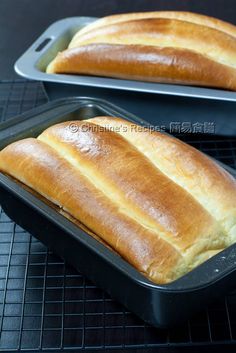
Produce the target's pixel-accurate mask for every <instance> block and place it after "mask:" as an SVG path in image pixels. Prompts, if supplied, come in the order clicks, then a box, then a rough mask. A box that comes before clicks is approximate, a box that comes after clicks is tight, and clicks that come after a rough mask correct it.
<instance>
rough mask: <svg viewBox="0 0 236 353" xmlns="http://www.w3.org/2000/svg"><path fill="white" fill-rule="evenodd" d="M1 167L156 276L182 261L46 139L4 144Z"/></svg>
mask: <svg viewBox="0 0 236 353" xmlns="http://www.w3.org/2000/svg"><path fill="white" fill-rule="evenodd" d="M0 170H1V171H3V172H5V173H7V174H9V175H11V176H13V177H15V178H16V179H18V180H20V181H21V182H23V183H25V184H26V185H28V186H29V187H31V188H33V189H34V190H36V191H37V192H38V193H40V194H41V195H43V196H45V197H46V198H48V199H49V200H50V201H52V202H54V203H55V204H57V205H58V206H60V207H62V208H63V209H64V210H65V211H67V212H68V213H70V214H71V215H72V216H73V217H75V218H77V219H79V220H80V221H81V222H82V223H84V224H85V225H87V226H88V227H89V228H90V229H91V230H92V231H94V232H95V233H96V234H99V236H100V237H101V238H102V239H103V240H104V241H106V242H107V243H108V244H109V245H110V246H112V247H113V248H114V249H115V250H116V251H117V252H119V253H120V255H121V256H123V257H124V258H125V259H126V260H128V261H129V262H130V263H131V264H132V265H134V266H135V267H136V268H137V269H138V270H139V271H141V272H143V273H144V274H145V275H146V276H148V277H150V278H151V279H152V280H153V281H155V282H158V283H165V282H166V281H167V282H168V281H170V280H172V276H174V275H175V273H172V272H174V270H175V269H176V266H177V265H178V264H179V263H180V264H182V263H183V259H182V257H181V255H180V254H179V253H178V252H177V251H176V250H175V249H174V248H173V247H172V246H171V245H169V244H168V243H166V242H165V241H163V240H162V239H161V238H159V237H157V236H156V234H155V233H153V232H152V231H150V230H148V229H146V228H144V227H142V226H141V225H140V224H138V223H137V222H134V221H133V220H132V219H130V218H129V217H128V216H127V215H126V214H124V213H123V212H122V211H120V209H119V207H117V206H116V204H113V203H112V202H111V201H110V199H109V198H107V197H106V196H105V195H104V194H103V193H102V192H101V191H100V190H98V189H97V188H96V187H94V185H93V184H92V183H91V182H90V181H89V180H88V179H87V178H86V177H85V176H84V175H82V174H81V173H80V172H79V170H75V168H74V167H73V166H72V165H71V164H70V163H68V162H67V161H66V160H65V159H64V158H63V157H61V156H60V155H59V154H58V153H57V151H55V150H54V149H52V148H51V147H50V146H48V145H46V144H45V143H43V142H41V141H39V140H36V139H26V140H22V141H19V142H16V143H14V144H12V145H10V146H8V147H6V148H5V149H4V150H3V151H1V152H0ZM182 266H183V265H182ZM177 270H178V268H177ZM180 274H181V272H180Z"/></svg>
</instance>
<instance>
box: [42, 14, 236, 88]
mask: <svg viewBox="0 0 236 353" xmlns="http://www.w3.org/2000/svg"><path fill="white" fill-rule="evenodd" d="M47 72H48V73H66V74H87V75H97V76H108V77H116V78H123V79H132V80H142V81H150V82H167V83H178V84H190V85H198V86H211V87H218V88H225V89H229V90H236V27H235V26H233V25H231V24H228V23H225V22H223V21H220V20H217V19H214V18H210V17H207V16H203V15H198V14H192V13H187V12H168V11H167V12H148V13H137V14H135V13H134V14H123V15H115V16H109V17H106V18H103V19H100V20H98V21H95V22H94V23H92V24H91V25H88V26H87V27H85V28H83V29H82V30H80V31H79V32H78V33H77V34H76V35H75V36H74V37H73V38H72V41H71V42H70V44H69V47H68V49H66V50H65V51H63V52H61V53H58V55H57V56H56V58H55V59H54V60H53V61H52V62H51V63H50V64H49V65H48V67H47Z"/></svg>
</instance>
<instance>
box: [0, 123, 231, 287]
mask: <svg viewBox="0 0 236 353" xmlns="http://www.w3.org/2000/svg"><path fill="white" fill-rule="evenodd" d="M72 123H73V126H76V129H73V130H72V129H71V128H70V126H71V122H65V123H62V124H58V125H55V126H53V127H51V128H49V129H47V130H46V131H44V132H43V133H42V134H41V135H40V136H39V138H38V139H37V140H36V139H26V140H22V141H19V142H16V143H14V144H12V145H10V146H8V147H6V148H5V149H4V150H3V151H1V152H0V170H1V171H3V172H5V173H7V174H9V175H11V176H13V177H14V178H16V179H18V180H20V181H21V182H23V183H24V184H26V185H28V186H29V187H31V188H32V189H34V190H36V191H37V192H38V193H40V194H41V195H43V196H44V197H46V198H47V199H49V200H50V201H52V202H54V203H55V204H56V205H58V206H59V207H62V208H63V211H66V212H68V213H69V214H70V215H72V216H73V217H74V218H76V219H78V220H79V221H80V222H82V223H83V224H84V225H85V226H86V227H88V228H89V229H91V230H92V232H94V233H95V234H97V235H98V236H99V237H101V239H102V240H103V241H105V242H106V243H107V244H108V245H110V246H111V247H112V248H113V249H114V250H115V251H117V252H118V253H119V254H120V255H121V256H122V257H124V258H125V259H126V260H127V261H129V262H130V263H131V264H132V265H133V266H135V267H136V268H137V269H138V270H139V271H141V272H142V273H144V275H146V276H147V277H148V278H150V279H151V280H153V281H154V282H156V283H168V282H170V281H172V280H174V279H176V278H178V277H179V276H181V275H182V274H184V273H186V272H188V271H189V270H191V269H192V268H193V267H195V266H197V265H198V264H199V263H201V262H202V261H204V260H206V259H207V258H208V257H209V256H212V255H213V254H215V253H216V252H218V251H219V250H220V249H222V248H224V247H226V246H227V245H229V243H230V241H229V238H230V239H231V238H233V236H232V237H231V235H232V234H234V241H235V237H236V229H235V228H234V231H233V233H232V234H229V231H228V230H229V229H228V228H227V227H226V226H225V225H227V224H228V222H229V220H228V216H229V217H231V216H232V215H233V216H234V219H233V218H232V217H231V218H230V221H234V227H235V223H236V218H235V206H234V205H235V202H234V201H235V195H236V185H235V181H234V180H233V179H232V178H231V177H230V176H229V175H228V174H227V173H226V172H224V171H223V170H222V169H221V168H219V167H218V166H216V165H215V164H214V163H213V162H212V161H210V160H208V159H207V158H206V157H204V156H203V155H202V154H201V153H199V152H197V151H195V150H194V149H192V148H190V147H189V146H186V145H185V144H183V143H181V142H180V143H179V142H178V140H175V139H171V138H170V137H168V136H166V135H161V134H156V133H155V134H150V135H149V133H148V132H147V133H146V131H142V130H141V131H140V132H139V133H134V134H133V133H131V130H130V129H129V127H130V123H129V122H127V121H124V120H121V119H113V118H109V117H97V118H94V119H91V121H82V122H78V121H75V122H72ZM120 124H122V126H123V127H126V129H118V127H119V126H120ZM104 126H105V128H104ZM127 127H128V129H127ZM112 129H113V130H112ZM114 130H115V132H114ZM121 131H122V132H121ZM124 131H125V132H124ZM138 131H139V130H138ZM159 135H160V136H159ZM168 148H169V154H168V151H165V150H167V149H168ZM157 152H158V153H157ZM159 152H161V153H159ZM181 153H182V154H183V157H184V158H186V160H185V161H183V162H181V158H180V155H181ZM172 155H173V161H174V163H173V161H170V159H171V158H172ZM181 169H182V171H181ZM198 169H199V174H198V175H197V176H195V175H194V174H195V173H196V171H197V170H198ZM168 171H169V172H168ZM168 174H169V175H168ZM188 178H189V182H188ZM197 178H199V179H200V180H201V182H200V186H202V185H203V186H204V182H205V183H206V187H207V188H208V187H209V188H210V192H209V199H210V202H209V204H210V203H211V202H212V200H213V202H215V208H216V209H218V210H219V213H217V212H218V211H217V212H213V210H212V207H211V206H209V205H208V199H207V198H205V199H204V198H202V196H201V195H200V196H199V194H200V191H201V190H200V188H197V186H196V180H197ZM191 179H193V182H192V183H191ZM218 179H219V180H218ZM215 183H216V186H215ZM199 190H200V191H199ZM212 190H213V191H212ZM204 191H205V190H204ZM220 192H223V193H224V194H226V196H225V195H224V196H223V197H222V199H220V196H219V195H220ZM230 193H231V199H230ZM220 202H221V204H220ZM231 209H233V211H232V212H231ZM220 212H224V214H223V216H221V217H219V214H220ZM225 220H226V223H225ZM230 229H231V228H230ZM231 230H232V229H231Z"/></svg>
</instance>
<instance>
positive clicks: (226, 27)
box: [71, 11, 236, 46]
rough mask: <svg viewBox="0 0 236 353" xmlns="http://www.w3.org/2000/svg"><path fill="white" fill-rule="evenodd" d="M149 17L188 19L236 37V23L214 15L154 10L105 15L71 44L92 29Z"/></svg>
mask: <svg viewBox="0 0 236 353" xmlns="http://www.w3.org/2000/svg"><path fill="white" fill-rule="evenodd" d="M148 18H167V19H175V20H180V21H187V22H190V23H195V24H198V25H202V26H206V27H210V28H215V29H218V30H219V31H222V32H225V33H227V34H229V35H231V36H233V37H236V28H235V26H234V25H232V24H230V23H228V22H225V21H222V20H219V19H217V18H214V17H209V16H205V15H202V14H197V13H193V12H184V11H153V12H136V13H135V12H134V13H125V14H118V15H111V16H106V17H103V18H101V19H99V20H97V21H94V22H93V23H91V24H89V25H87V26H85V27H84V28H82V29H81V30H80V31H78V32H77V33H76V34H75V36H74V37H73V40H72V41H71V45H72V46H73V44H74V42H76V41H77V39H79V37H81V36H82V35H84V34H85V33H88V32H90V31H94V30H95V29H98V28H101V27H104V26H107V25H113V24H115V23H121V22H127V21H132V20H138V19H148Z"/></svg>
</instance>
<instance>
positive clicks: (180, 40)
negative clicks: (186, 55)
mask: <svg viewBox="0 0 236 353" xmlns="http://www.w3.org/2000/svg"><path fill="white" fill-rule="evenodd" d="M96 43H106V44H121V45H142V46H143V45H145V46H155V47H159V48H163V47H164V48H166V47H171V48H173V49H177V48H182V49H188V50H191V51H194V52H197V53H201V54H202V55H205V56H206V57H208V58H210V59H212V60H214V61H217V62H219V63H222V64H226V65H229V66H232V67H234V68H235V67H236V39H235V38H234V37H232V36H230V35H227V34H226V33H224V32H221V31H218V30H216V29H213V28H208V27H206V26H199V25H197V24H195V23H190V22H186V21H179V20H170V19H163V18H159V19H153V18H150V19H144V20H143V19H140V20H133V21H128V22H121V23H118V24H113V25H109V26H106V27H102V28H99V29H97V30H96V31H92V32H88V33H86V34H84V35H83V36H81V37H80V38H79V39H78V40H77V42H76V43H74V44H73V45H72V44H71V45H70V46H69V48H70V49H72V48H78V47H79V46H81V45H88V44H96Z"/></svg>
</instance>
